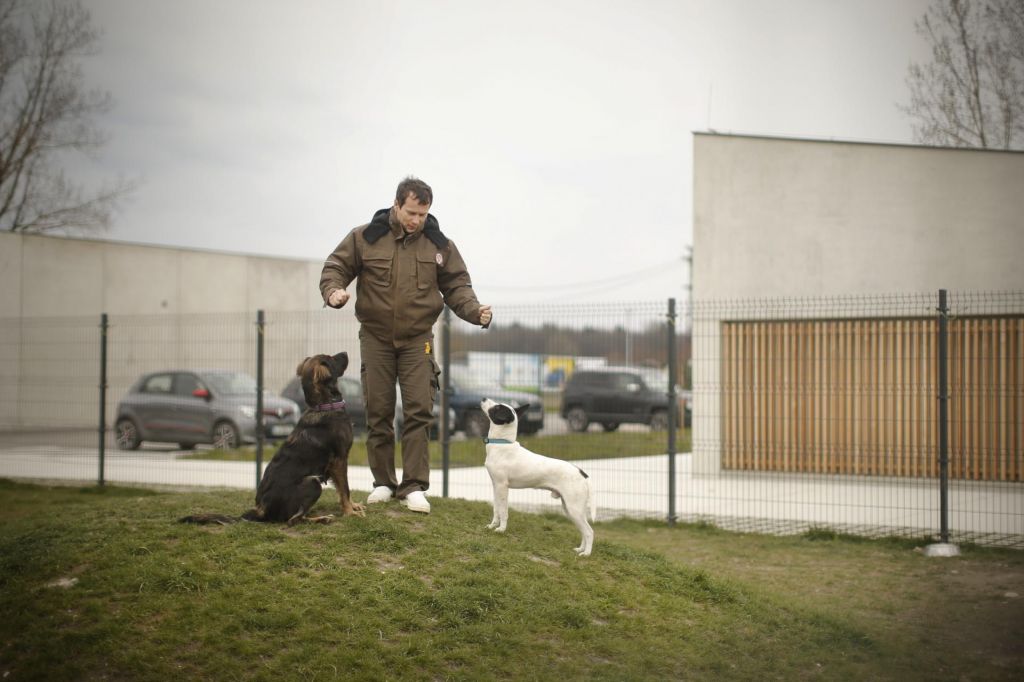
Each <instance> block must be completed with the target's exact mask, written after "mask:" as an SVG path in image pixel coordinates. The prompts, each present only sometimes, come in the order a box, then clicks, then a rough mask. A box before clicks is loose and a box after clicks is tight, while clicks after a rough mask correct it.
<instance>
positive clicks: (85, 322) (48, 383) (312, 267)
mask: <svg viewBox="0 0 1024 682" xmlns="http://www.w3.org/2000/svg"><path fill="white" fill-rule="evenodd" d="M322 264H323V263H322V261H319V260H317V261H305V260H297V259H285V258H269V257H262V256H248V255H238V254H229V253H217V252H211V251H201V250H194V249H175V248H167V247H159V246H142V245H137V244H122V243H116V242H104V241H99V240H89V239H67V238H59V237H47V236H23V235H17V234H8V233H4V234H0V292H2V293H0V427H8V428H23V427H24V428H32V427H40V428H44V427H45V428H52V427H55V426H56V427H61V426H67V427H83V426H88V425H92V426H93V427H94V426H95V424H96V420H97V416H98V405H97V397H98V385H99V367H100V338H101V337H100V331H99V322H100V314H101V313H108V314H109V316H110V325H111V327H110V332H109V334H108V385H109V390H108V392H107V400H108V404H107V416H108V423H110V422H112V421H113V416H114V410H115V408H116V404H117V401H118V400H119V399H120V397H121V396H122V395H124V393H125V391H126V390H127V389H128V387H129V386H130V385H131V383H132V381H134V379H135V378H136V377H137V376H139V375H140V374H141V373H143V372H148V371H155V370H160V369H169V368H178V367H207V368H209V367H223V368H229V369H237V370H242V371H247V372H249V373H251V374H253V375H255V355H256V333H255V321H256V311H257V310H259V309H263V310H265V311H266V313H267V315H266V321H267V328H266V334H265V337H264V338H265V341H266V350H265V355H266V360H265V376H266V385H267V387H268V389H269V390H271V391H272V392H274V393H277V392H279V391H280V389H281V388H283V387H284V384H285V383H286V382H287V381H288V380H289V379H290V377H291V376H292V375H293V374H294V372H295V367H296V365H298V363H299V361H300V360H301V359H302V358H304V357H306V356H308V355H312V354H314V353H321V352H329V353H336V352H338V351H342V350H344V351H347V352H348V353H349V358H350V367H351V372H352V373H356V372H358V371H359V360H360V358H359V341H358V337H357V331H358V322H357V321H356V320H355V315H354V306H351V305H350V306H346V307H345V308H343V309H342V310H331V309H325V308H323V306H322V301H321V299H320V293H319V281H320V270H321V267H322ZM56 404H59V405H60V409H58V410H55V409H54V405H56Z"/></svg>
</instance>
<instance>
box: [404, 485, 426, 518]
mask: <svg viewBox="0 0 1024 682" xmlns="http://www.w3.org/2000/svg"><path fill="white" fill-rule="evenodd" d="M402 504H404V505H405V506H406V507H407V508H408V509H409V511H414V512H419V513H420V514H429V513H430V503H429V502H427V496H426V495H424V494H423V491H422V490H413V491H412V492H411V493H409V494H408V495H406V496H405V499H404V500H402Z"/></svg>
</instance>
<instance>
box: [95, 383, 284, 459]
mask: <svg viewBox="0 0 1024 682" xmlns="http://www.w3.org/2000/svg"><path fill="white" fill-rule="evenodd" d="M299 414H300V411H299V406H298V405H296V404H295V403H294V402H292V401H291V400H288V399H287V398H281V397H278V396H275V395H272V394H270V393H268V392H266V391H264V397H263V425H264V436H265V437H266V438H268V439H278V438H285V437H286V436H287V435H288V434H290V433H291V432H292V430H293V429H294V428H295V424H296V423H297V422H298V420H299ZM114 431H115V436H116V439H117V446H118V447H119V448H121V449H122V450H135V449H136V448H138V447H139V445H140V444H141V443H142V442H143V441H158V442H163V443H177V444H178V445H179V446H180V447H181V448H182V449H183V450H190V449H192V448H194V447H195V446H196V444H197V443H212V444H213V445H214V446H215V447H218V448H223V449H231V448H236V447H238V446H239V445H241V444H243V443H251V442H254V441H255V440H256V380H255V379H253V378H252V377H251V376H250V375H248V374H246V373H244V372H236V371H233V370H224V369H214V370H167V371H162V372H152V373H149V374H145V375H143V376H141V377H139V379H138V380H137V381H136V382H135V383H134V384H133V385H132V387H131V388H130V389H129V390H128V393H127V394H126V395H125V397H124V398H122V399H121V402H120V403H118V405H117V417H116V420H115V422H114Z"/></svg>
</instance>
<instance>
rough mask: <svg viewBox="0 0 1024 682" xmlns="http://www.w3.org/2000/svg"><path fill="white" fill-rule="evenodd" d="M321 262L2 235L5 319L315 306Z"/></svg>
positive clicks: (0, 302)
mask: <svg viewBox="0 0 1024 682" xmlns="http://www.w3.org/2000/svg"><path fill="white" fill-rule="evenodd" d="M322 265H323V262H322V261H319V260H317V261H307V260H298V259H286V258H269V257H265V256H249V255H239V254H230V253H219V252H214V251H201V250H196V249H175V248H168V247H161V246H143V245H138V244H123V243H118V242H104V241H98V240H88V239H68V238H59V237H46V236H34V235H29V236H23V235H17V234H7V233H5V234H0V291H2V292H3V294H2V298H0V317H25V318H34V317H60V316H67V315H99V314H100V313H102V312H106V313H110V314H115V315H157V314H172V315H175V314H191V313H222V312H243V311H255V310H257V309H259V308H263V309H265V310H312V309H315V308H319V307H321V305H322V301H321V299H320V293H319V286H318V285H319V281H320V269H321V267H322Z"/></svg>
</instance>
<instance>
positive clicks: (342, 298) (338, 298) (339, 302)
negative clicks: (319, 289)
mask: <svg viewBox="0 0 1024 682" xmlns="http://www.w3.org/2000/svg"><path fill="white" fill-rule="evenodd" d="M348 299H349V294H348V292H347V291H345V290H344V289H335V290H334V291H332V292H331V295H330V296H328V297H327V305H329V306H331V307H332V308H340V307H341V306H343V305H345V304H346V303H348Z"/></svg>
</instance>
